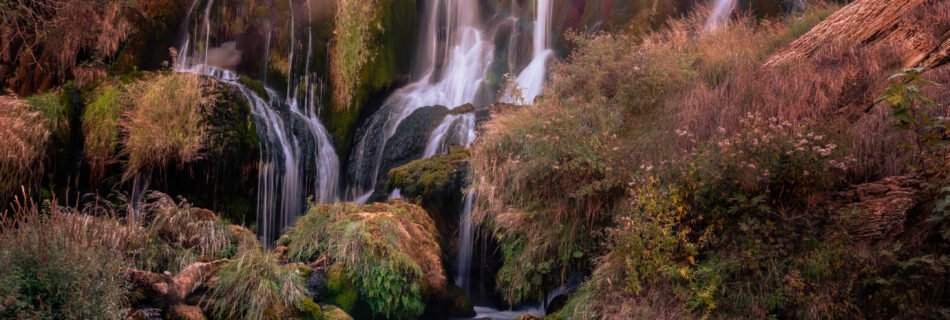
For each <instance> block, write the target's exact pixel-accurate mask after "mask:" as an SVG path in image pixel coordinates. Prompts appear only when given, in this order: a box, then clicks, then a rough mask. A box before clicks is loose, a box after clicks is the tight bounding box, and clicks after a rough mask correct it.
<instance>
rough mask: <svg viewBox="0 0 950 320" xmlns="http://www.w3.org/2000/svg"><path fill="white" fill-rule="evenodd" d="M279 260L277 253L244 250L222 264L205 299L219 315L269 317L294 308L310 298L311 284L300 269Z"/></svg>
mask: <svg viewBox="0 0 950 320" xmlns="http://www.w3.org/2000/svg"><path fill="white" fill-rule="evenodd" d="M278 263H279V256H278V255H277V254H275V253H271V252H264V251H262V250H250V251H247V252H244V253H243V254H241V255H239V256H238V257H236V258H235V259H234V260H232V261H230V262H228V263H226V264H225V265H224V266H222V267H221V269H220V270H219V271H218V272H217V274H216V276H215V277H214V279H213V280H212V281H211V284H210V288H211V290H210V291H209V292H208V294H207V295H206V296H205V297H204V300H203V301H204V302H203V303H204V304H205V305H206V306H207V308H208V309H210V310H211V312H213V313H214V315H215V316H216V317H219V318H233V319H265V318H276V317H279V316H280V315H282V314H285V313H286V312H294V310H296V309H295V308H298V306H299V305H300V304H301V303H303V302H304V301H305V300H306V299H307V288H306V286H305V285H304V283H303V279H302V278H301V276H300V274H299V271H297V270H296V269H294V268H284V267H281V266H280V265H279V264H278Z"/></svg>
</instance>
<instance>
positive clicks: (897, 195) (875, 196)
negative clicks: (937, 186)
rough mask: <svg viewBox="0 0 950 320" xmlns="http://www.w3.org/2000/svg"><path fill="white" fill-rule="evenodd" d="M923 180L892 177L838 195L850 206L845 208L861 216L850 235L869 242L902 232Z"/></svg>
mask: <svg viewBox="0 0 950 320" xmlns="http://www.w3.org/2000/svg"><path fill="white" fill-rule="evenodd" d="M921 183H922V181H921V180H920V179H919V178H917V177H913V176H897V177H889V178H886V179H883V180H881V181H877V182H872V183H866V184H861V185H856V186H853V187H852V189H851V190H849V191H845V192H841V193H839V194H838V196H839V197H841V198H842V199H843V200H844V201H847V202H849V203H850V204H848V205H846V206H845V207H846V208H848V209H852V210H856V211H858V212H859V213H860V214H859V215H858V217H857V218H856V220H855V221H853V222H851V223H850V224H849V226H848V231H849V233H850V234H851V235H853V236H855V237H857V238H859V239H865V240H870V241H875V240H880V239H883V238H884V237H887V236H889V235H895V234H898V233H900V232H902V231H903V226H904V221H905V219H906V217H907V212H908V211H909V210H910V209H912V208H913V207H914V205H916V203H917V201H916V199H915V196H917V194H918V192H919V190H920V185H921Z"/></svg>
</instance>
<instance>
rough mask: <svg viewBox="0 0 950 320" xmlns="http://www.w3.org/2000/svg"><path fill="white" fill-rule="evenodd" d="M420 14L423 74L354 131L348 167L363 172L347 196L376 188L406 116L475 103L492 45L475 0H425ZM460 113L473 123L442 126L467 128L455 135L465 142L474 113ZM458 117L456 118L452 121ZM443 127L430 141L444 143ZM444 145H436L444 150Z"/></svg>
mask: <svg viewBox="0 0 950 320" xmlns="http://www.w3.org/2000/svg"><path fill="white" fill-rule="evenodd" d="M424 14H425V16H424V22H423V23H424V24H423V28H424V29H423V30H424V34H423V36H422V39H421V40H422V41H421V44H420V50H419V52H420V53H419V55H418V57H417V65H419V66H422V67H421V69H420V70H422V72H423V73H422V76H421V78H419V80H418V81H415V82H413V83H411V84H409V85H407V86H405V87H403V88H401V89H398V90H396V91H395V92H394V93H393V94H392V95H391V96H389V98H387V99H386V100H385V102H384V103H383V105H382V107H381V108H380V110H379V111H378V112H376V113H375V114H373V115H372V116H371V117H370V119H369V120H368V121H367V126H368V127H369V128H371V129H372V130H371V131H372V132H370V131H369V130H368V132H367V134H365V135H364V136H362V137H357V138H358V139H359V141H358V142H357V144H356V146H354V152H353V157H352V159H351V161H350V168H351V172H354V171H358V172H357V173H355V174H351V175H360V176H363V177H364V178H354V179H352V180H357V181H352V182H351V183H352V185H351V186H350V187H349V190H347V193H346V198H347V199H348V200H352V201H356V202H361V203H362V202H365V201H367V200H368V199H370V197H371V196H372V194H373V192H374V191H376V185H377V180H378V179H377V178H378V176H379V175H380V166H381V164H382V162H383V150H385V149H386V145H387V142H388V140H389V139H390V138H391V137H392V136H393V135H394V134H395V131H396V128H397V127H398V126H399V125H400V123H402V121H403V120H404V119H406V117H408V116H409V115H410V114H412V113H413V112H414V111H416V110H417V109H419V108H422V107H425V106H435V105H441V106H446V107H448V108H450V109H454V108H456V107H458V106H462V105H464V104H467V103H473V102H475V100H476V97H477V95H478V93H479V90H481V89H482V86H483V84H484V79H485V75H486V73H487V72H488V67H489V65H490V64H491V61H492V53H493V50H494V45H493V44H492V42H491V40H490V39H488V38H487V37H486V36H485V34H484V33H483V31H482V27H481V26H480V25H479V19H480V13H479V8H478V2H477V1H453V0H428V1H426V3H425V10H424ZM463 117H464V118H465V120H464V121H465V122H466V123H469V122H470V123H471V125H467V124H458V125H453V124H451V123H448V124H445V123H443V124H445V125H446V126H447V127H446V129H447V128H448V127H453V128H457V129H458V130H466V131H467V132H459V133H458V134H455V136H458V137H462V138H466V139H467V140H463V141H461V142H462V144H463V145H468V144H469V143H471V140H474V116H471V115H467V116H463ZM469 117H471V118H470V120H469ZM456 120H459V119H453V120H452V121H456ZM445 133H448V131H446V132H443V134H437V135H435V136H433V137H430V143H429V144H435V145H444V144H445V141H444V138H446V137H448V136H451V135H450V134H445ZM469 138H470V139H469ZM432 139H434V140H432ZM436 149H439V148H436ZM445 149H446V148H442V149H440V150H441V151H443V152H444V151H445ZM433 154H434V153H433ZM431 155H432V154H429V155H427V156H431Z"/></svg>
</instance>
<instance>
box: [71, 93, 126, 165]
mask: <svg viewBox="0 0 950 320" xmlns="http://www.w3.org/2000/svg"><path fill="white" fill-rule="evenodd" d="M122 94H123V91H122V89H121V88H120V87H119V86H118V85H104V86H100V87H99V88H98V89H97V90H96V91H95V93H94V94H93V97H92V98H91V100H92V101H91V102H89V103H88V104H87V105H86V108H85V109H84V110H83V114H82V125H83V135H84V136H85V142H84V148H85V152H84V154H85V155H86V157H88V159H89V161H90V162H91V164H92V166H93V169H94V170H93V171H94V175H97V176H101V175H102V174H103V173H102V172H101V170H103V169H104V166H105V164H106V163H107V162H109V159H112V158H113V157H115V156H116V155H117V153H118V144H119V122H120V120H121V117H122V114H123V113H124V112H125V111H126V110H128V109H129V107H130V106H129V105H127V104H126V103H124V102H123V101H122V99H123V98H124V97H123V96H122Z"/></svg>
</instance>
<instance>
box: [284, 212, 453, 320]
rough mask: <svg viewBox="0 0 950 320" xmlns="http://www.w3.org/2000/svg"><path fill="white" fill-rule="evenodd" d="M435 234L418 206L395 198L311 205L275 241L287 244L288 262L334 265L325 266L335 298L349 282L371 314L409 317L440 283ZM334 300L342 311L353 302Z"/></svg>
mask: <svg viewBox="0 0 950 320" xmlns="http://www.w3.org/2000/svg"><path fill="white" fill-rule="evenodd" d="M436 232H437V231H436V230H435V225H434V223H433V222H432V219H431V218H429V216H428V214H426V212H425V211H424V210H422V208H419V207H417V206H414V205H411V204H407V203H404V202H401V201H399V200H393V201H391V202H390V203H389V204H383V203H377V204H372V205H365V206H358V205H354V204H349V203H340V204H334V205H320V206H314V207H312V208H311V209H310V211H309V212H308V213H307V215H305V216H303V217H301V218H299V219H298V220H297V222H296V224H295V225H294V227H293V228H292V229H291V230H290V231H288V232H287V233H286V234H285V235H284V236H283V237H282V238H281V240H280V241H279V243H281V244H283V245H286V246H287V247H288V251H287V254H288V256H289V257H290V259H291V260H292V261H301V262H305V263H309V262H311V261H316V260H318V259H320V258H322V257H325V258H327V259H329V261H332V262H334V263H336V264H338V265H337V266H334V267H333V268H331V269H330V270H331V272H333V273H332V274H331V275H332V276H331V285H332V287H333V288H337V289H334V290H335V292H336V293H335V294H334V295H335V296H337V297H341V293H345V292H346V290H345V287H347V285H346V283H347V282H348V281H352V284H353V285H355V287H356V290H357V292H358V293H359V300H360V301H363V302H365V303H367V304H368V305H369V307H370V309H371V310H372V313H373V314H375V315H378V316H382V317H387V318H398V319H411V318H415V317H418V316H420V315H421V314H422V312H423V311H424V307H425V306H424V303H423V299H424V296H425V295H428V294H435V293H437V292H441V290H442V288H443V287H444V286H445V281H446V280H445V275H444V271H443V269H442V263H441V258H440V254H441V249H440V248H439V244H438V242H437V241H436V234H437V233H436ZM344 270H345V277H344V275H343V274H341V273H344ZM341 299H342V300H341ZM336 300H337V301H338V302H339V301H343V303H341V304H342V305H341V307H343V308H344V309H345V308H347V307H351V306H352V303H353V300H352V298H345V297H344V298H338V299H336Z"/></svg>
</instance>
